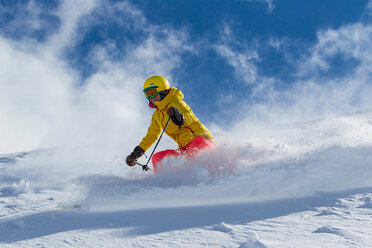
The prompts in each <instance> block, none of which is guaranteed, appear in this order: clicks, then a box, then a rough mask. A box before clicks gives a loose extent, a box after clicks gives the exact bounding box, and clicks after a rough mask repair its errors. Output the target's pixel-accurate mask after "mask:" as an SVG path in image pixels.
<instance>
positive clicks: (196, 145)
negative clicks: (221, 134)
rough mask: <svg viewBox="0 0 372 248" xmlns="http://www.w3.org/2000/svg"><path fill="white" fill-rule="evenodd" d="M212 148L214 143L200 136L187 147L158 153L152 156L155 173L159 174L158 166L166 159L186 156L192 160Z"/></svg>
mask: <svg viewBox="0 0 372 248" xmlns="http://www.w3.org/2000/svg"><path fill="white" fill-rule="evenodd" d="M212 148H214V143H213V141H211V140H209V139H207V138H205V137H201V136H199V137H196V138H195V139H193V140H192V141H191V142H190V143H189V144H188V145H187V146H185V147H184V148H182V149H176V150H165V151H161V152H157V153H155V154H154V155H153V156H152V166H153V167H154V172H155V173H157V171H158V165H159V164H161V162H162V161H163V159H165V158H169V157H179V156H185V157H186V158H188V159H191V158H193V157H194V156H195V155H197V154H198V153H199V152H200V151H202V150H207V149H212Z"/></svg>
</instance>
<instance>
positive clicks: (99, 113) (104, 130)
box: [0, 0, 190, 153]
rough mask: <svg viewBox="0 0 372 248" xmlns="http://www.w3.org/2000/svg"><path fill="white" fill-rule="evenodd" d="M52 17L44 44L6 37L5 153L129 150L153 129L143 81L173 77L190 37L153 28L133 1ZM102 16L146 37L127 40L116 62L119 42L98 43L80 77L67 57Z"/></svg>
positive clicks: (70, 4)
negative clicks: (95, 147) (54, 24)
mask: <svg viewBox="0 0 372 248" xmlns="http://www.w3.org/2000/svg"><path fill="white" fill-rule="evenodd" d="M31 3H32V2H30V4H31ZM114 12H115V13H114ZM54 14H55V16H56V18H58V19H59V21H60V25H59V26H58V28H57V29H56V31H53V32H52V33H47V35H46V37H47V39H46V40H45V41H44V40H43V41H41V42H38V40H37V39H33V38H32V37H31V38H30V37H27V36H25V37H26V38H22V39H18V40H12V39H11V38H9V37H5V36H2V37H0V50H1V53H0V54H1V55H0V61H1V63H2V64H3V66H2V68H1V69H0V103H1V104H0V119H1V131H0V140H1V141H2V142H1V144H0V153H7V152H14V151H25V150H33V149H37V148H43V147H56V146H57V147H58V146H63V145H74V146H76V145H87V144H88V145H92V144H97V143H99V144H106V143H110V144H121V149H122V150H125V151H127V152H128V151H129V150H130V149H132V148H133V146H135V145H136V144H137V143H138V142H139V138H138V137H140V136H141V135H142V134H143V130H146V128H147V125H148V123H147V121H148V120H147V119H148V118H146V119H145V118H143V115H142V114H143V113H144V112H146V115H151V114H150V110H148V107H147V103H146V101H145V99H144V97H143V94H142V92H141V90H140V89H141V86H142V83H143V81H144V79H145V78H146V77H147V76H149V75H152V74H155V73H156V74H163V75H166V76H167V77H168V78H169V79H170V80H171V79H172V70H173V69H174V68H176V67H177V66H178V65H179V63H180V58H181V57H180V54H181V53H182V52H183V51H185V50H188V49H190V47H188V46H187V45H186V44H187V39H188V38H187V36H186V35H185V33H184V32H183V31H182V30H172V29H171V28H170V27H166V28H164V27H162V26H153V25H150V24H149V23H147V21H146V19H145V17H144V16H143V15H142V13H141V12H140V11H138V10H137V9H135V8H134V7H133V6H132V5H131V4H130V3H128V2H122V3H117V4H114V5H112V4H107V3H106V2H105V1H98V2H97V1H88V0H82V1H63V2H62V3H61V4H60V6H58V8H57V9H56V10H55V11H54ZM110 14H115V15H110ZM97 15H105V16H106V17H107V18H111V17H112V18H115V21H116V23H117V25H118V26H120V25H121V26H120V27H122V28H123V29H124V30H125V29H133V30H136V31H138V32H141V33H143V34H144V35H143V37H144V38H143V40H141V42H139V43H138V42H136V41H133V42H130V41H129V42H128V44H127V46H126V53H125V54H124V55H123V57H122V58H120V59H117V58H113V51H115V50H119V49H116V46H117V43H115V42H110V40H109V39H108V40H107V42H102V44H100V45H97V46H96V47H95V49H92V50H91V52H90V53H89V54H88V58H89V60H90V63H92V64H93V68H94V71H93V73H92V74H91V75H89V77H87V78H81V77H80V75H79V72H78V71H77V70H75V68H71V67H70V66H69V61H68V59H71V58H66V54H67V52H68V49H71V48H72V47H74V45H75V44H77V43H78V42H79V41H81V40H82V39H83V38H84V35H86V33H85V30H86V29H88V28H89V26H87V25H95V24H97V22H100V20H98V19H96V21H95V22H93V23H89V22H88V23H87V22H85V21H84V20H85V19H94V18H95V16H97ZM33 16H34V19H35V20H32V21H33V22H37V18H38V16H37V15H33ZM121 16H123V17H125V18H126V19H125V20H124V19H120V17H121ZM15 19H17V18H15ZM19 19H20V18H19ZM139 20H141V21H139ZM103 21H104V20H103ZM129 21H130V22H131V23H133V26H130V25H129V26H128V23H129ZM14 25H15V24H14ZM17 25H23V24H17ZM35 25H36V24H35ZM35 25H32V27H34V26H35ZM35 27H36V26H35ZM160 36H161V37H163V38H160ZM164 40H166V42H163V41H164ZM134 127H143V128H134ZM126 130H138V131H133V132H130V133H128V132H126ZM136 132H140V133H136ZM123 135H124V136H123ZM126 144H128V146H126Z"/></svg>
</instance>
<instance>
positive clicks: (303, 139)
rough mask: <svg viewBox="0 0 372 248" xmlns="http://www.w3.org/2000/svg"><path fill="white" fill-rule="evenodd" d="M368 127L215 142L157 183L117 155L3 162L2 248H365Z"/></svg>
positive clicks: (317, 127)
mask: <svg viewBox="0 0 372 248" xmlns="http://www.w3.org/2000/svg"><path fill="white" fill-rule="evenodd" d="M371 117H372V112H371V111H370V110H368V111H362V112H358V113H354V114H345V115H342V116H333V117H330V118H328V119H322V120H316V121H309V122H303V123H291V124H288V125H282V126H279V127H272V128H271V129H259V128H257V129H256V130H254V131H255V132H251V133H249V134H247V133H228V134H226V133H219V134H217V135H216V140H217V144H218V145H217V147H216V149H215V151H213V152H211V153H205V154H202V155H200V156H199V157H198V158H197V159H196V160H194V161H187V160H173V161H172V160H169V161H166V162H165V164H164V169H163V171H162V172H161V173H160V175H159V176H153V175H152V174H151V173H143V172H141V171H140V168H139V167H138V168H128V167H126V166H123V162H122V161H123V157H124V155H125V154H123V152H122V151H121V148H118V147H108V146H94V147H63V148H62V147H61V148H54V149H46V150H37V151H32V152H25V153H17V154H7V155H1V156H0V218H1V219H0V230H1V231H0V246H1V247H372V235H370V233H372V218H371V217H372V200H371V199H372V152H371V148H372V121H371ZM238 141H239V142H238ZM166 146H167V144H164V143H163V148H165V147H166Z"/></svg>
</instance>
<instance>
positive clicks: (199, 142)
mask: <svg viewBox="0 0 372 248" xmlns="http://www.w3.org/2000/svg"><path fill="white" fill-rule="evenodd" d="M213 148H214V143H213V141H211V140H210V139H207V138H205V137H201V136H199V137H196V138H195V139H193V140H192V141H191V142H190V143H189V144H188V145H187V146H186V147H185V148H184V149H183V150H182V154H183V155H186V157H188V158H193V157H194V156H195V155H196V154H198V153H199V152H200V151H202V150H208V149H213Z"/></svg>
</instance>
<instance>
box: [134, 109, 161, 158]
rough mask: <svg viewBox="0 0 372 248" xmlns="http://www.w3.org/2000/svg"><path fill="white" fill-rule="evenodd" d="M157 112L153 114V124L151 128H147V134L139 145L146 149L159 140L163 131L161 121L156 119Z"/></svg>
mask: <svg viewBox="0 0 372 248" xmlns="http://www.w3.org/2000/svg"><path fill="white" fill-rule="evenodd" d="M155 115H156V112H154V114H153V115H152V119H151V124H150V127H149V129H148V130H147V134H146V136H145V137H144V138H143V139H142V141H141V143H140V144H139V147H141V148H142V149H143V150H144V151H147V150H148V149H149V148H150V147H151V146H152V144H154V142H155V141H156V140H157V138H158V137H159V135H160V133H161V127H160V126H159V123H158V122H157V121H156V117H155Z"/></svg>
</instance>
